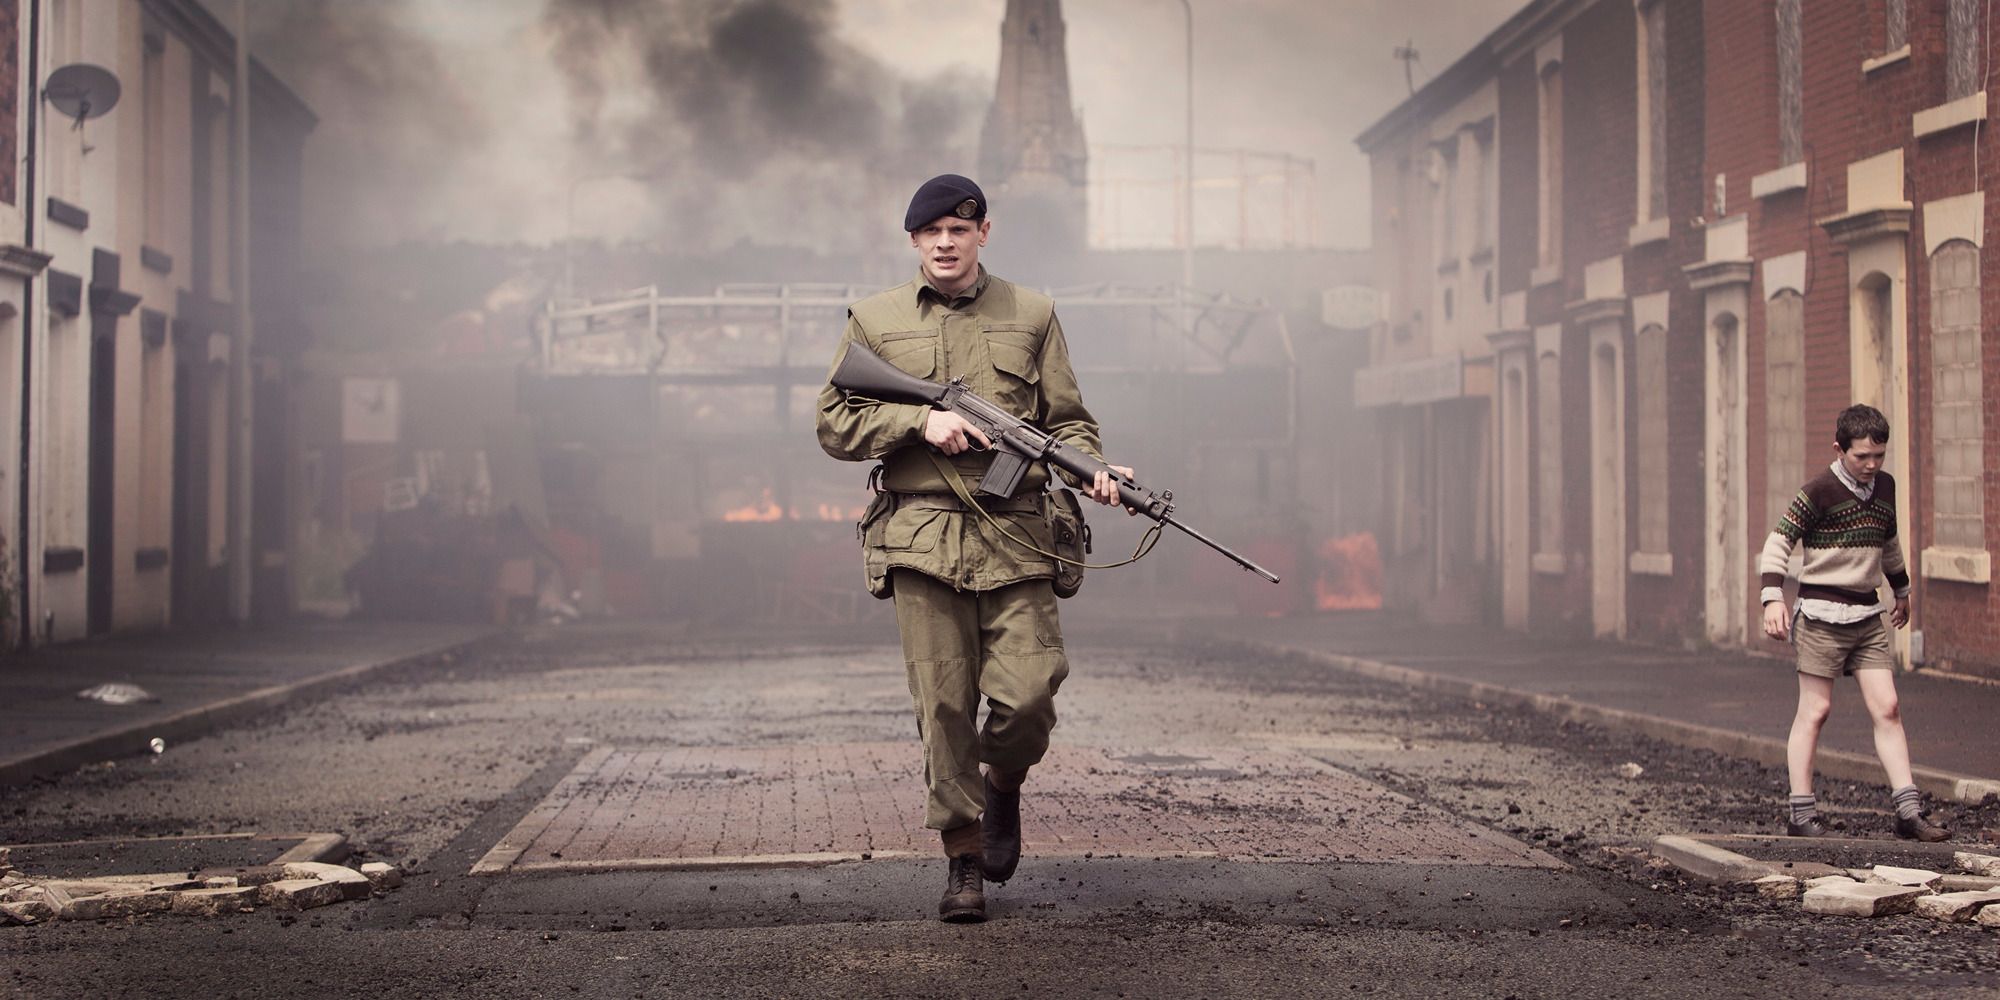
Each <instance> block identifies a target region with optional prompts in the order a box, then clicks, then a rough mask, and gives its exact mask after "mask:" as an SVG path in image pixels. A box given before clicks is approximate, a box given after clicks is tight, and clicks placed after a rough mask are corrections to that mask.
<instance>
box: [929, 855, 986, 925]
mask: <svg viewBox="0 0 2000 1000" xmlns="http://www.w3.org/2000/svg"><path fill="white" fill-rule="evenodd" d="M938 919H939V920H943V921H946V922H948V923H954V924H976V923H980V922H982V921H984V920H985V919H986V889H985V887H983V886H981V885H980V884H979V856H978V855H976V854H961V855H959V856H957V857H955V858H952V859H951V875H950V877H949V878H947V879H946V880H945V884H944V898H943V899H940V900H938Z"/></svg>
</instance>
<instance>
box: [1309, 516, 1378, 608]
mask: <svg viewBox="0 0 2000 1000" xmlns="http://www.w3.org/2000/svg"><path fill="white" fill-rule="evenodd" d="M1319 565H1320V570H1319V579H1318V580H1315V581H1313V594H1314V596H1315V597H1316V598H1317V599H1318V604H1319V609H1320V610H1321V611H1354V610H1364V609H1365V610H1379V609H1380V608H1381V607H1382V553H1381V550H1379V549H1377V548H1376V547H1375V536H1374V535H1373V534H1370V533H1368V532H1366V531H1364V532H1361V533H1359V534H1353V535H1348V536H1346V537H1343V538H1329V539H1327V540H1326V542H1325V543H1324V544H1322V545H1320V547H1319Z"/></svg>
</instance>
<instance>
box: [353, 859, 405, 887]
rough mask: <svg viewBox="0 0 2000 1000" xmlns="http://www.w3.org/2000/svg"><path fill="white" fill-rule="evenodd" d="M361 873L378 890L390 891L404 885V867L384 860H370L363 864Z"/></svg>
mask: <svg viewBox="0 0 2000 1000" xmlns="http://www.w3.org/2000/svg"><path fill="white" fill-rule="evenodd" d="M361 874H362V875H365V876H367V878H368V881H369V882H370V883H372V884H373V885H374V886H375V891H376V892H388V891H390V890H392V889H397V888H401V887H402V885H403V872H402V869H400V868H397V867H396V866H395V865H392V864H388V863H387V862H382V861H370V862H368V863H367V864H364V865H362V866H361Z"/></svg>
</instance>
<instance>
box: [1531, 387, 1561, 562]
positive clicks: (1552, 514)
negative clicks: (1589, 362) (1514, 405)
mask: <svg viewBox="0 0 2000 1000" xmlns="http://www.w3.org/2000/svg"><path fill="white" fill-rule="evenodd" d="M1562 430H1563V419H1562V357H1561V356H1560V355H1558V354H1557V353H1556V352H1554V351H1544V352H1542V354H1541V356H1540V357H1538V358H1536V359H1535V483H1536V488H1537V492H1538V493H1539V494H1540V495H1539V496H1537V497H1536V498H1535V503H1536V507H1535V512H1536V517H1535V551H1536V552H1539V553H1560V552H1562V548H1563V501H1564V490H1563V481H1562Z"/></svg>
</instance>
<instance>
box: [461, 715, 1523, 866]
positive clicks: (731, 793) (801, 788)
mask: <svg viewBox="0 0 2000 1000" xmlns="http://www.w3.org/2000/svg"><path fill="white" fill-rule="evenodd" d="M918 758H919V754H918V753H917V747H916V745H915V744H914V743H803V744H785V745H764V746H685V747H670V748H631V749H617V748H609V747H606V748H599V749H597V750H595V751H593V752H592V753H590V754H589V755H588V756H586V757H585V758H584V759H583V760H582V761H580V762H579V763H578V764H577V767H576V769H575V770H574V771H572V772H571V773H570V774H569V775H568V776H566V777H565V778H564V779H563V780H562V781H560V782H558V783H557V785H556V787H555V788H554V789H553V790H551V792H550V793H549V796H548V797H547V798H546V799H545V800H543V801H542V802H541V803H540V804H539V805H537V806H536V808H534V809H533V810H531V811H530V812H529V813H528V815H527V816H526V817H524V818H523V819H522V821H521V822H520V824H519V825H517V826H516V827H515V828H514V830H513V831H512V832H511V833H509V834H508V835H507V836H506V837H504V838H502V839H501V841H500V842H499V844H498V845H496V846H495V847H494V848H493V850H492V851H491V852H489V853H488V854H487V855H486V857H485V858H484V859H482V860H481V861H480V862H479V864H478V865H477V866H475V867H474V869H473V870H474V871H475V872H482V873H496V872H502V871H537V870H591V869H604V870H617V869H627V870H636V869H675V868H699V867H712V866H759V865H784V864H813V863H825V862H834V861H843V860H859V859H861V858H863V857H864V856H866V857H891V856H900V855H908V854H918V855H928V854H934V853H936V852H937V850H938V847H937V835H936V834H935V833H933V832H931V831H928V830H924V829H923V828H922V822H923V819H922V805H923V785H922V777H921V774H920V773H919V760H918ZM1022 812H1023V816H1022V823H1023V840H1024V850H1025V851H1026V852H1027V853H1028V854H1030V855H1034V856H1040V857H1056V856H1072V857H1074V856H1083V855H1096V856H1104V855H1118V856H1127V857H1208V856H1213V857H1225V858H1233V859H1251V860H1259V859H1261V860H1271V861H1323V860H1341V861H1358V862H1390V861H1394V862H1406V863H1421V864H1469V865H1501V866H1514V867H1559V866H1560V863H1559V862H1557V861H1555V860H1554V859H1553V858H1551V857H1549V856H1548V855H1546V854H1544V853H1542V852H1540V851H1537V850H1534V849H1532V848H1529V847H1527V846H1526V845H1523V844H1521V843H1518V842H1516V841H1513V840H1510V839H1508V838H1506V837H1503V836H1501V835H1499V834H1496V833H1493V832H1492V831H1489V830H1486V829H1484V828H1482V827H1477V826H1472V825H1469V824H1466V823H1464V822H1462V821H1460V820H1458V819H1456V818H1454V817H1452V816H1451V815H1449V814H1448V813H1445V812H1444V811H1442V810H1439V809H1435V808H1432V807H1430V806H1425V805H1422V804H1419V803H1417V802H1415V801H1413V800H1410V799H1408V798H1405V797H1403V796H1401V795H1397V794H1395V793H1393V792H1391V791H1389V790H1387V789H1385V788H1383V787H1381V786H1379V785H1376V784H1373V783H1371V782H1368V781H1365V780H1363V779H1361V778H1359V777H1356V776H1355V775H1352V774H1349V773H1347V772H1345V771H1341V770H1339V769H1337V768H1334V767H1331V766H1329V765H1327V764H1325V763H1323V762H1321V761H1319V760H1317V759H1314V758H1312V757H1309V756H1306V755H1305V754H1301V753H1295V752H1290V751H1263V750H1243V749H1234V748H1229V749H1223V748H1216V749H1198V750H1180V751H1177V752H1173V753H1150V752H1141V751H1132V750H1119V749H1110V748H1103V747H1068V746H1063V747H1058V748H1056V749H1053V750H1051V751H1050V754H1049V756H1048V758H1047V759H1046V760H1045V761H1043V763H1042V765H1041V766H1040V767H1038V768H1036V769H1035V773H1034V776H1033V778H1032V780H1031V782H1030V786H1029V794H1028V796H1027V797H1026V798H1025V799H1024V800H1023V805H1022Z"/></svg>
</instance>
